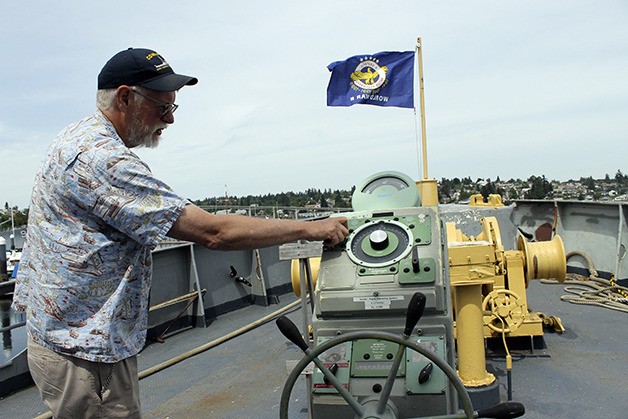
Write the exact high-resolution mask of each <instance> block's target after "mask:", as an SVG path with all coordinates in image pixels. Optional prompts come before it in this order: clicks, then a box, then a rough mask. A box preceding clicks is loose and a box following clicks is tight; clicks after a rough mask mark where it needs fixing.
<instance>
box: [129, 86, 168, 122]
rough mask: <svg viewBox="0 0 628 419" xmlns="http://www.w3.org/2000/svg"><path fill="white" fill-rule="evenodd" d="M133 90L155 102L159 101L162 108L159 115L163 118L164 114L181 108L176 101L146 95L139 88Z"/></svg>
mask: <svg viewBox="0 0 628 419" xmlns="http://www.w3.org/2000/svg"><path fill="white" fill-rule="evenodd" d="M131 91H132V92H133V93H137V94H138V95H140V96H142V97H143V98H146V99H148V100H152V101H153V102H155V103H158V104H159V107H160V108H161V115H159V117H160V118H163V117H164V116H166V115H167V114H168V112H172V113H174V111H176V110H177V109H178V108H179V105H177V104H176V103H167V102H162V101H161V100H157V99H153V98H152V97H150V96H146V95H145V94H142V93H140V92H139V90H135V89H133V88H132V89H131Z"/></svg>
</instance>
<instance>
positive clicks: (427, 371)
mask: <svg viewBox="0 0 628 419" xmlns="http://www.w3.org/2000/svg"><path fill="white" fill-rule="evenodd" d="M432 369H434V364H432V363H431V362H428V364H427V365H426V366H424V367H423V369H422V370H421V372H420V373H419V384H425V383H426V382H427V380H429V379H430V377H432Z"/></svg>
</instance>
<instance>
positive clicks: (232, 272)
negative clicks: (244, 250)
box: [229, 265, 252, 287]
mask: <svg viewBox="0 0 628 419" xmlns="http://www.w3.org/2000/svg"><path fill="white" fill-rule="evenodd" d="M229 269H230V272H229V276H230V277H231V278H235V281H236V282H239V283H241V284H244V285H246V286H249V287H252V285H251V283H250V282H249V281H247V280H246V278H244V277H242V276H238V271H236V268H234V267H233V265H229Z"/></svg>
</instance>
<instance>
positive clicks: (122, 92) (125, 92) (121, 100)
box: [116, 85, 133, 113]
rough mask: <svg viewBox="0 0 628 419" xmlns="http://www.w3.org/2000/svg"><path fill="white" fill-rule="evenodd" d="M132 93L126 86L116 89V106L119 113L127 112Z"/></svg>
mask: <svg viewBox="0 0 628 419" xmlns="http://www.w3.org/2000/svg"><path fill="white" fill-rule="evenodd" d="M132 93H133V92H132V91H131V88H130V87H129V86H126V85H122V86H120V87H118V88H117V89H116V105H117V106H118V109H119V110H120V111H121V112H124V113H126V112H127V109H128V107H129V101H130V100H131V94H132Z"/></svg>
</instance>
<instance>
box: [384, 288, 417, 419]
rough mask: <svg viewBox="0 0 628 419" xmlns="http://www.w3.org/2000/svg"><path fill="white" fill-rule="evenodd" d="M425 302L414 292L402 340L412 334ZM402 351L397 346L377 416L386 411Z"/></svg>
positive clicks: (400, 346)
mask: <svg viewBox="0 0 628 419" xmlns="http://www.w3.org/2000/svg"><path fill="white" fill-rule="evenodd" d="M426 301H427V297H425V294H423V293H422V292H415V293H414V295H412V298H411V299H410V303H409V304H408V310H407V311H406V327H405V328H404V329H403V339H404V340H408V338H409V337H410V335H411V334H412V329H414V326H416V324H417V323H418V322H419V319H420V318H421V316H422V315H423V311H424V310H425V302H426ZM404 351H405V347H403V346H402V345H399V348H398V349H397V354H396V355H395V358H394V360H393V363H392V366H391V367H390V372H389V373H388V377H386V382H385V383H384V389H383V390H382V392H381V394H380V397H379V401H378V402H377V410H376V413H377V414H378V415H382V414H383V413H384V411H385V410H386V405H387V404H388V399H389V398H390V393H391V391H392V388H393V384H394V383H395V378H396V377H397V371H399V365H401V358H402V357H403V353H404Z"/></svg>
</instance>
